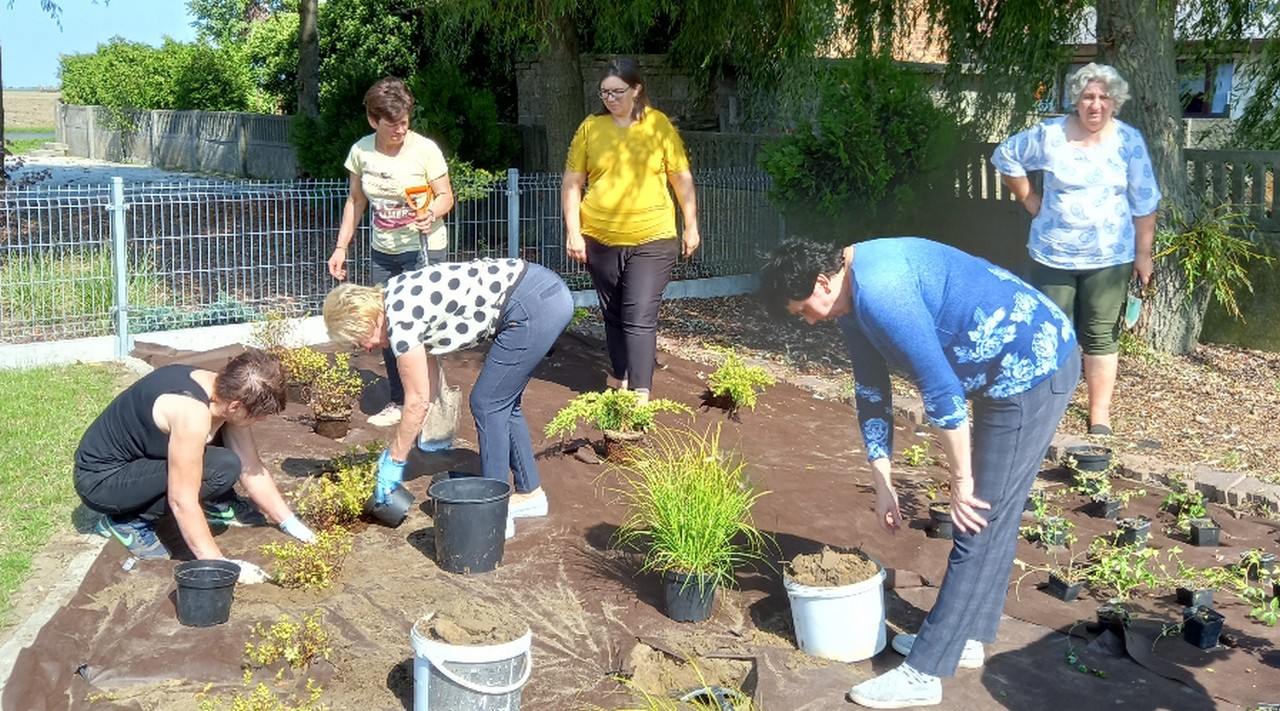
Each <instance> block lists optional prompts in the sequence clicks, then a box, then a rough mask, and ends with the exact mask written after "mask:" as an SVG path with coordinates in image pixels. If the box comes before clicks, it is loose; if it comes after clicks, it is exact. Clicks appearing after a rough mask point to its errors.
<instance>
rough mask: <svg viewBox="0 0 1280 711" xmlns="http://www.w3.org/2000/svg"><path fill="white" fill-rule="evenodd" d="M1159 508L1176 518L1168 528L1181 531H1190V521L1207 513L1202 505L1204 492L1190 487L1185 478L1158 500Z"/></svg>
mask: <svg viewBox="0 0 1280 711" xmlns="http://www.w3.org/2000/svg"><path fill="white" fill-rule="evenodd" d="M1160 508H1161V509H1163V510H1165V511H1168V512H1169V513H1171V514H1173V515H1174V516H1175V517H1176V519H1175V521H1174V523H1173V525H1172V526H1170V527H1169V528H1170V529H1171V530H1173V531H1180V532H1182V533H1190V532H1191V521H1192V520H1193V519H1197V518H1205V517H1207V516H1208V515H1209V511H1208V509H1206V508H1205V505H1204V494H1203V493H1201V492H1200V490H1198V489H1195V488H1192V485H1191V484H1189V483H1188V482H1187V481H1186V480H1183V481H1180V482H1178V483H1177V484H1175V485H1174V487H1173V488H1172V489H1170V490H1169V493H1168V494H1167V495H1166V496H1165V497H1164V499H1163V500H1162V501H1161V502H1160Z"/></svg>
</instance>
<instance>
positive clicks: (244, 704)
mask: <svg viewBox="0 0 1280 711" xmlns="http://www.w3.org/2000/svg"><path fill="white" fill-rule="evenodd" d="M322 692H323V689H321V688H320V685H319V684H317V683H316V681H315V679H307V698H305V699H297V698H292V699H289V700H285V699H281V698H280V697H279V696H278V695H277V694H276V692H274V691H272V690H271V688H270V687H268V686H267V685H266V684H264V683H262V682H258V683H257V684H254V683H253V672H252V671H248V670H246V671H245V673H244V683H243V686H242V687H241V689H240V690H239V691H236V692H235V693H234V694H233V695H232V697H231V700H230V702H229V704H230V705H228V702H224V701H223V700H221V699H218V698H216V697H210V696H209V695H208V692H207V690H206V691H202V692H200V693H199V694H196V699H197V701H198V702H199V704H200V705H199V711H329V707H328V706H327V705H325V704H322V703H320V695H321V693H322Z"/></svg>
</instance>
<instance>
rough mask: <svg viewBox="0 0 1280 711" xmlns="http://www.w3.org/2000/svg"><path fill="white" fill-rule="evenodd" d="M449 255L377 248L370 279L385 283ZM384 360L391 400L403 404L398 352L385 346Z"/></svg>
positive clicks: (377, 282)
mask: <svg viewBox="0 0 1280 711" xmlns="http://www.w3.org/2000/svg"><path fill="white" fill-rule="evenodd" d="M448 257H449V251H448V250H445V249H433V250H426V249H420V250H417V251H414V252H403V253H401V254H387V253H386V252H379V251H378V250H376V249H375V250H373V251H372V253H371V254H370V255H369V280H370V281H371V282H373V283H374V284H383V285H385V284H386V283H387V282H388V281H390V280H391V277H393V276H396V275H397V274H403V273H405V272H411V271H413V270H414V269H421V268H423V267H425V266H427V265H428V264H436V263H437V262H446V261H448ZM382 362H383V363H384V364H385V365H386V367H387V385H388V386H390V388H391V402H392V403H393V404H395V405H401V406H403V405H404V382H403V381H401V380H400V370H399V369H398V368H396V352H395V351H393V350H391V349H390V348H383V349H382Z"/></svg>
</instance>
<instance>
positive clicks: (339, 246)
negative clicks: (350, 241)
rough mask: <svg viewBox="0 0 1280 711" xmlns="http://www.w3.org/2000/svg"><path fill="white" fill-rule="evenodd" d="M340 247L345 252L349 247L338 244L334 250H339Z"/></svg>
mask: <svg viewBox="0 0 1280 711" xmlns="http://www.w3.org/2000/svg"><path fill="white" fill-rule="evenodd" d="M339 249H340V250H342V251H344V252H345V251H347V248H346V247H344V246H342V245H338V246H337V247H334V250H339Z"/></svg>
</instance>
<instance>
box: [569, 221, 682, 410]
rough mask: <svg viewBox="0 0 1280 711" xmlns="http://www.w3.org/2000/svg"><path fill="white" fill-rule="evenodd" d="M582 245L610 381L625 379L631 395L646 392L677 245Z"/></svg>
mask: <svg viewBox="0 0 1280 711" xmlns="http://www.w3.org/2000/svg"><path fill="white" fill-rule="evenodd" d="M586 245H587V271H588V272H590V273H591V281H592V282H593V283H594V284H595V286H596V294H597V295H598V296H599V297H600V308H601V310H602V311H603V312H604V339H605V345H606V348H607V350H608V352H609V363H610V365H611V366H612V368H613V377H615V378H626V379H627V381H628V384H629V387H631V388H632V389H645V390H648V389H650V388H652V387H653V364H654V359H655V358H656V357H657V354H658V308H659V307H661V306H662V292H663V290H665V289H666V288H667V282H668V281H670V280H671V270H672V269H674V268H675V266H676V259H677V258H678V257H679V256H680V240H679V239H676V238H675V237H672V238H670V239H660V240H654V241H653V242H646V243H645V244H641V245H637V246H635V247H609V246H607V245H604V244H601V243H599V242H597V241H596V240H594V239H593V238H591V237H586Z"/></svg>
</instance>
